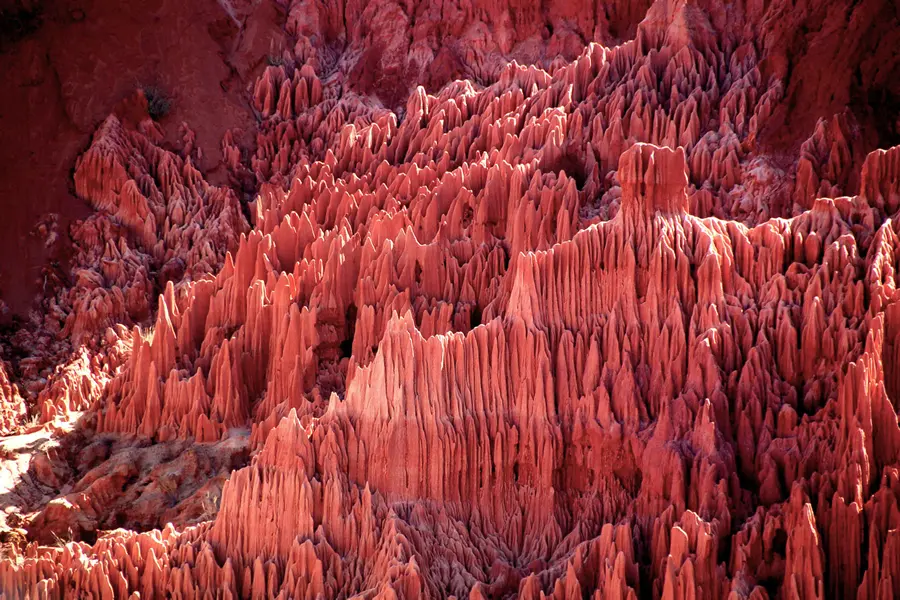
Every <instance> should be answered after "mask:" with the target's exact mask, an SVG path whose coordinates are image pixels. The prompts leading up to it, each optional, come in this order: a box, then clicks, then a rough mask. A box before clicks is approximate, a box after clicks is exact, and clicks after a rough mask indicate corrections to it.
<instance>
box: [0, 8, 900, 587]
mask: <svg viewBox="0 0 900 600" xmlns="http://www.w3.org/2000/svg"><path fill="white" fill-rule="evenodd" d="M563 4H565V6H562V5H561V6H559V7H552V6H551V7H548V8H547V9H546V10H545V12H540V11H535V10H532V8H531V7H530V6H526V7H511V8H510V9H509V10H505V11H502V10H501V11H497V10H496V7H493V6H481V5H477V3H476V5H472V6H468V5H466V6H461V7H456V8H455V9H454V8H453V7H450V6H443V5H442V6H440V7H438V8H435V7H433V6H429V5H421V6H420V5H410V6H405V7H401V6H399V5H394V4H391V3H373V4H368V5H365V6H362V5H360V6H357V5H355V4H352V3H350V4H347V5H342V4H329V3H325V4H322V3H317V4H314V3H305V2H294V3H291V4H290V5H289V6H288V9H287V13H286V14H287V16H286V18H287V22H286V26H285V27H286V29H287V32H288V34H289V35H290V36H291V39H293V40H295V43H294V45H293V47H285V48H283V49H282V54H281V58H280V59H278V60H270V62H271V63H272V64H269V65H268V66H266V67H265V68H264V70H262V71H261V74H260V76H259V77H258V78H257V79H256V81H255V83H254V84H253V85H252V86H250V87H249V88H248V90H247V92H248V98H249V101H250V102H252V106H253V108H254V110H255V111H256V112H257V114H258V115H259V117H260V123H259V128H258V132H257V140H256V144H255V148H254V150H253V152H252V153H250V154H248V153H247V151H246V148H245V147H242V146H241V144H240V143H239V140H238V139H237V138H236V137H235V134H233V133H229V134H227V135H226V136H225V138H224V139H223V141H222V147H221V153H222V157H223V168H224V169H226V170H227V172H228V173H229V177H230V181H231V182H232V183H233V184H235V185H233V186H231V187H226V186H224V185H212V184H210V183H209V182H208V181H207V180H206V178H205V177H204V175H203V173H202V172H201V171H200V170H198V169H197V168H196V167H195V162H194V158H195V156H196V153H197V149H196V148H195V147H194V146H193V142H192V140H193V138H192V136H191V131H190V129H188V128H187V127H185V128H184V130H183V133H184V139H185V144H186V146H185V149H182V150H181V151H174V150H173V149H172V148H170V147H167V145H166V143H165V142H164V135H163V132H162V130H161V129H160V128H159V126H158V124H156V123H154V122H153V121H152V120H150V119H148V118H147V117H146V108H145V107H146V99H145V98H144V97H143V96H141V95H138V96H137V97H136V99H135V100H134V102H135V106H136V108H135V111H134V113H133V114H134V115H136V116H131V117H128V118H126V117H125V116H123V115H121V114H120V115H118V116H112V117H110V118H109V119H107V120H106V121H105V122H104V123H103V125H102V126H101V127H100V128H99V129H98V130H97V132H96V133H95V135H94V139H93V142H92V144H91V146H90V148H89V149H88V150H87V152H86V153H85V154H84V155H83V156H82V157H81V158H80V159H79V161H78V163H77V166H76V170H75V187H76V191H77V192H78V194H79V195H80V196H82V197H83V198H85V199H86V200H87V201H88V202H90V203H91V205H92V206H93V207H94V208H95V210H96V211H97V214H96V215H95V216H93V217H91V218H90V219H88V220H86V221H84V222H82V223H80V224H79V225H77V226H76V228H75V229H74V231H73V237H74V239H75V242H76V247H77V248H78V252H77V254H76V256H75V259H74V261H75V263H74V264H75V270H74V271H73V274H74V277H73V279H72V281H71V285H68V286H61V287H60V289H59V291H58V292H57V293H56V294H55V295H54V296H53V297H52V298H49V299H48V304H47V306H48V307H49V309H48V311H47V312H46V314H44V315H42V316H41V323H40V324H39V326H38V327H36V328H35V329H34V331H33V332H32V333H28V332H26V333H23V334H21V335H22V336H23V337H28V336H32V337H29V338H28V339H29V340H32V342H33V343H34V342H36V341H38V340H40V339H43V338H41V337H40V336H42V335H43V336H51V335H52V336H55V339H56V340H59V341H60V342H59V343H63V342H66V343H72V344H75V343H77V344H78V346H79V348H80V350H79V351H78V352H77V353H73V354H72V356H70V357H68V358H67V359H66V360H65V361H63V362H62V363H61V364H60V366H59V367H58V369H57V371H56V372H55V373H54V375H53V377H52V378H50V380H49V381H48V382H45V384H42V385H38V384H37V383H34V382H36V381H37V380H36V378H32V379H30V380H28V381H31V382H32V383H30V384H29V385H33V386H34V396H35V397H36V406H37V407H38V409H39V411H40V415H41V416H40V420H41V421H42V422H44V423H46V427H47V428H52V427H53V426H54V425H53V424H54V423H55V422H57V421H59V420H64V419H65V418H66V417H67V416H69V415H72V414H74V413H76V412H78V413H81V411H84V412H83V416H82V417H81V421H80V422H79V428H78V432H79V433H78V435H80V436H84V438H85V440H89V439H93V438H92V437H91V436H101V437H102V439H110V440H130V441H131V442H129V443H135V444H139V445H140V447H141V449H140V451H138V450H132V449H129V450H123V451H122V452H121V453H119V454H111V455H110V454H104V455H103V456H98V457H97V458H96V459H95V460H94V459H91V460H94V462H93V463H91V467H90V468H87V469H85V468H81V469H79V468H76V469H74V471H72V469H70V470H68V471H67V470H66V468H64V467H63V466H62V463H64V462H67V459H65V457H64V456H63V457H60V456H58V455H53V456H50V455H47V456H46V457H44V458H39V459H32V471H33V472H34V473H36V474H40V475H41V477H39V479H40V481H42V482H43V485H45V486H46V487H47V488H48V489H53V490H54V492H55V496H54V499H52V500H51V501H49V502H45V503H44V504H41V501H40V500H38V499H34V500H33V501H32V500H29V502H30V504H29V506H28V509H29V510H31V511H32V513H33V514H32V515H31V516H30V517H29V519H30V520H29V522H28V524H27V525H28V527H27V533H28V535H29V536H30V538H31V539H32V540H34V542H33V543H30V544H28V545H24V546H21V545H20V546H15V547H12V548H10V550H9V552H10V555H9V556H10V557H9V559H8V560H6V561H4V562H0V589H2V590H3V591H4V592H5V593H6V594H7V595H8V596H9V597H25V596H28V597H44V596H47V597H57V596H65V595H77V594H84V595H91V596H97V597H137V595H139V596H140V597H142V598H147V597H165V596H173V597H176V596H177V597H197V596H206V595H213V596H216V597H218V595H222V596H223V597H247V598H300V597H310V598H314V597H320V596H321V597H326V598H332V597H351V596H354V595H362V596H366V597H384V598H418V597H456V598H462V597H468V598H472V599H477V598H499V597H513V596H518V597H523V598H535V599H536V598H543V597H551V596H552V597H554V598H560V599H562V598H570V597H573V598H574V597H592V598H607V597H610V598H612V597H618V598H638V597H653V598H667V599H668V598H691V597H693V598H698V597H699V598H752V599H754V600H760V599H763V598H768V597H792V598H793V597H796V598H824V597H826V596H827V597H853V596H857V597H865V598H886V597H892V596H894V595H898V594H900V588H898V587H897V586H898V585H900V572H898V568H897V567H896V566H895V565H897V564H898V558H900V555H898V552H900V541H898V540H900V537H898V536H900V533H898V532H900V509H898V502H900V425H898V420H897V414H898V413H897V403H898V402H900V396H898V393H900V372H898V368H897V366H896V365H898V364H900V350H898V348H900V304H898V302H900V295H898V291H897V282H896V275H895V271H896V270H897V269H898V267H900V263H898V260H897V256H898V252H900V229H898V225H897V222H896V217H897V215H896V211H897V210H898V207H900V196H898V190H900V168H898V162H897V157H898V156H900V154H898V151H900V147H893V148H885V149H875V150H873V151H871V152H869V150H872V148H871V147H870V145H869V141H870V139H871V138H870V136H868V134H867V133H866V132H865V131H864V129H865V127H866V123H867V121H866V119H865V118H864V117H865V115H860V114H857V113H855V112H854V108H853V107H852V106H851V107H849V108H848V109H847V110H842V111H840V112H838V113H836V114H820V115H818V118H817V122H818V124H817V125H815V127H814V128H813V129H811V130H809V131H805V132H804V133H803V137H801V138H797V139H796V140H794V142H795V147H796V150H797V154H796V156H794V157H793V161H792V162H789V163H786V162H785V159H784V155H783V154H780V152H782V151H783V149H782V150H778V151H776V150H773V146H771V145H770V143H771V141H770V140H771V136H772V135H773V134H772V129H771V128H772V126H773V124H774V123H776V122H777V121H778V119H780V118H782V116H783V111H784V110H785V104H784V103H785V102H788V101H789V100H788V99H787V98H786V96H785V90H786V89H795V88H796V85H797V84H795V83H794V81H795V80H791V81H788V80H786V79H785V78H786V76H787V74H786V73H785V72H783V71H782V70H781V69H780V68H776V67H778V64H776V63H778V61H779V60H781V58H779V57H780V56H781V55H779V52H783V51H784V50H783V48H782V49H781V50H779V49H778V48H781V46H779V43H778V42H777V40H774V41H773V39H772V38H771V37H770V36H769V35H768V34H765V33H764V32H765V29H764V28H765V27H766V26H767V25H766V24H767V23H768V24H769V26H771V20H772V19H773V18H774V16H776V15H778V14H781V13H780V12H779V11H780V10H781V8H779V5H777V4H774V3H773V4H772V5H771V6H757V5H756V4H753V3H749V4H748V5H747V6H743V5H741V4H740V3H739V4H737V5H734V6H731V7H730V8H728V11H730V12H727V13H726V12H724V11H725V9H722V8H721V7H719V6H718V5H717V4H716V5H711V4H710V5H707V4H709V3H703V2H663V1H661V0H660V1H658V2H655V3H653V4H652V6H650V7H649V8H646V10H644V8H642V9H641V10H640V15H637V16H636V13H632V12H630V11H637V10H638V8H637V7H631V8H629V9H625V8H622V7H618V5H615V4H610V5H608V6H605V7H603V11H604V12H603V14H602V15H601V14H600V12H599V10H600V9H599V8H598V9H597V11H598V12H596V13H592V12H591V11H592V10H593V9H590V8H588V7H577V6H574V5H570V4H568V3H563ZM782 8H783V7H782ZM453 10H457V11H458V13H454V12H453ZM567 11H568V12H567ZM538 13H540V18H538V16H537V15H538ZM570 13H571V14H570ZM876 13H877V11H876ZM451 14H459V15H461V16H462V17H465V21H464V22H469V23H470V25H469V26H468V27H459V26H457V25H456V23H457V21H456V20H453V19H451V18H450V15H451ZM798 14H800V15H806V17H798V16H795V17H793V18H796V19H801V18H809V19H814V18H817V17H815V15H817V14H818V12H817V11H816V10H812V9H811V10H810V11H808V12H807V13H804V12H803V11H799V12H798ZM809 15H813V16H809ZM601 16H602V18H601ZM576 17H577V18H576ZM638 21H639V23H638ZM542 22H543V23H544V25H540V24H541V23H542ZM348 23H349V24H350V25H348ZM736 23H743V26H738V25H736ZM548 24H549V25H548ZM538 25H540V27H544V28H545V29H541V28H540V27H538V28H537V29H535V27H536V26H538ZM484 31H490V32H492V34H493V35H491V36H487V35H486V34H485V33H484ZM626 34H627V36H628V37H630V38H631V39H628V40H627V41H624V42H622V43H621V44H619V45H613V42H614V41H615V40H616V38H617V37H618V36H620V35H626ZM436 39H443V40H445V41H444V42H442V44H443V45H441V44H439V43H438V42H436V41H434V40H436ZM585 39H592V40H594V41H593V42H590V43H584V40H585ZM479 40H481V41H480V42H479ZM432 46H435V47H432ZM426 50H427V51H426ZM429 52H430V53H431V54H429ZM515 57H518V58H522V60H521V61H518V62H508V63H507V62H505V60H501V59H508V58H515ZM850 62H852V61H850ZM447 64H452V65H455V66H454V69H457V70H459V72H460V74H461V75H463V76H464V78H460V79H457V80H454V81H449V82H448V81H446V80H441V78H442V77H444V74H442V73H441V72H439V71H438V69H439V67H440V66H441V65H447ZM773 65H774V66H773ZM429 72H430V76H431V77H434V78H437V80H435V79H431V80H429V79H428V77H429V76H426V73H429ZM448 78H449V77H448ZM387 79H391V81H392V82H393V83H391V84H390V85H388V84H387V83H385V81H386V80H387ZM416 82H421V83H424V84H426V85H427V86H428V87H425V86H413V85H412V84H413V83H416ZM407 83H409V84H410V85H406V84H407ZM779 115H781V116H779ZM813 122H814V123H815V122H816V121H815V120H814V121H813ZM861 128H862V130H861ZM248 181H250V182H255V183H254V185H255V186H256V187H257V188H258V193H257V194H256V195H255V196H253V197H252V200H251V201H249V202H245V201H244V199H242V198H241V197H240V195H239V193H238V192H237V191H236V188H237V187H238V186H237V185H236V184H237V183H240V185H244V184H245V183H246V182H248ZM241 182H243V183H241ZM36 354H39V353H36ZM35 360H37V358H35ZM35 368H36V367H32V369H35ZM28 374H29V371H28V365H26V369H25V372H24V375H25V377H26V378H27V376H28ZM2 389H3V388H0V390H2ZM10 389H12V388H10ZM13 423H14V422H13ZM10 427H14V424H13V425H11V426H10ZM58 435H61V434H58ZM72 445H73V447H77V446H78V445H79V444H76V443H74V442H73V443H72ZM247 446H249V448H250V449H252V452H253V458H252V460H250V462H249V464H247V465H246V466H241V465H243V464H244V463H243V462H241V461H240V460H239V456H240V455H241V452H242V449H243V448H245V447H247ZM194 450H196V453H197V454H196V455H191V456H202V457H203V460H200V459H198V458H192V459H190V460H188V461H187V462H186V463H185V462H184V461H183V460H182V459H181V458H179V456H181V455H182V454H188V453H189V452H192V451H194ZM72 452H76V450H72ZM78 452H81V453H82V454H78V453H75V454H72V455H71V456H82V455H83V453H85V452H87V450H78ZM85 456H87V457H88V458H90V457H91V456H93V454H91V453H87V454H86V455H85ZM88 458H86V459H85V460H88ZM185 460H186V459H185ZM72 462H73V459H71V458H70V459H68V463H72ZM237 467H240V468H237ZM181 469H185V470H186V472H181ZM232 469H234V470H233V472H230V477H229V479H228V481H227V482H226V483H224V485H223V487H222V489H221V500H220V501H219V500H218V485H219V482H220V481H221V479H222V477H223V474H224V472H227V471H231V470H232ZM173 478H174V480H173ZM70 480H71V483H73V484H74V486H73V487H71V488H66V486H67V485H69V481H70ZM207 482H210V484H209V485H205V484H206V483H207ZM212 482H215V483H212ZM204 485H205V486H204ZM64 490H65V491H64ZM210 497H214V498H215V500H214V501H212V500H209V498H210ZM121 498H124V499H126V501H125V502H123V501H122V500H121ZM132 502H133V503H134V507H133V509H132V510H129V508H128V506H127V504H128V503H132ZM210 502H212V504H211V505H210V504H209V503H210ZM160 513H161V514H162V515H164V516H162V517H159V519H157V518H156V517H157V516H158V515H159V514H160ZM213 515H215V516H214V518H213ZM163 521H165V522H172V523H173V525H166V526H163V527H162V528H160V527H161V526H162V525H163ZM198 521H199V522H198ZM113 527H122V528H120V529H116V530H114V531H108V530H109V529H112V528H113ZM60 531H70V532H71V533H70V535H71V536H72V538H73V541H71V542H69V543H64V544H62V545H60V546H59V547H46V546H40V545H39V544H38V543H37V542H47V541H48V540H47V539H46V535H47V534H48V533H49V532H53V533H57V532H60ZM95 538H96V539H95ZM64 541H65V540H64Z"/></svg>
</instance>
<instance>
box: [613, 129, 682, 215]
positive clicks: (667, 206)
mask: <svg viewBox="0 0 900 600" xmlns="http://www.w3.org/2000/svg"><path fill="white" fill-rule="evenodd" d="M618 178H619V183H620V184H621V185H622V209H623V211H627V212H644V213H646V214H652V213H654V212H664V213H683V212H686V210H687V183H688V179H687V165H686V162H685V158H684V149H683V148H681V147H678V148H675V149H672V148H661V147H659V146H654V145H653V144H635V145H634V146H632V147H631V148H629V149H628V150H626V151H625V152H623V153H622V156H621V158H620V159H619V170H618Z"/></svg>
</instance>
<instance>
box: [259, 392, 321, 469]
mask: <svg viewBox="0 0 900 600" xmlns="http://www.w3.org/2000/svg"><path fill="white" fill-rule="evenodd" d="M257 462H258V464H260V465H267V466H274V467H280V468H283V469H288V470H302V471H305V472H307V473H308V474H309V470H310V469H311V468H312V466H313V460H312V445H311V444H310V443H309V432H308V430H307V429H306V428H305V427H304V426H303V424H302V423H301V421H300V418H299V417H298V416H297V411H296V409H293V408H292V409H291V412H290V413H289V414H288V415H287V416H286V417H284V418H283V419H281V421H280V422H279V423H278V426H277V427H275V429H273V430H272V433H270V434H269V436H268V437H267V438H266V443H265V445H264V446H263V449H262V451H260V453H259V456H258V458H257Z"/></svg>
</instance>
